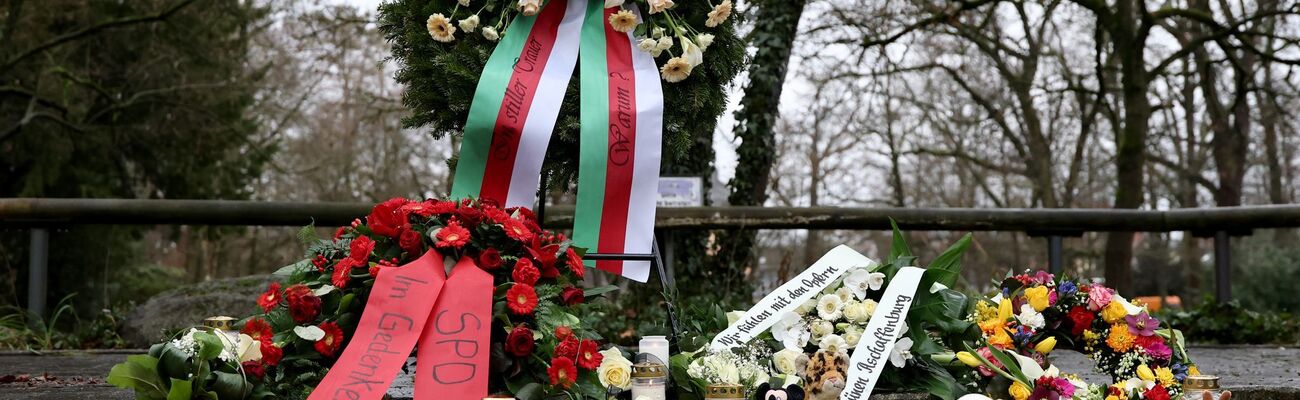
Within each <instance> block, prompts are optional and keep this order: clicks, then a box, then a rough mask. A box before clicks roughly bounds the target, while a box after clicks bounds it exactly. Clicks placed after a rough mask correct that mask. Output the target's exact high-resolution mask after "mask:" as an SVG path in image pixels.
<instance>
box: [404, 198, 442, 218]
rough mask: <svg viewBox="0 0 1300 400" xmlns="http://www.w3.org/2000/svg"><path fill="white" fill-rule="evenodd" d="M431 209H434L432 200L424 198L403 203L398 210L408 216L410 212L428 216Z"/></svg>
mask: <svg viewBox="0 0 1300 400" xmlns="http://www.w3.org/2000/svg"><path fill="white" fill-rule="evenodd" d="M433 211H434V210H433V200H425V201H412V202H410V203H406V204H403V205H402V208H401V209H399V211H398V212H400V213H402V214H406V215H408V216H409V215H411V214H415V215H419V216H422V217H428V216H430V215H433Z"/></svg>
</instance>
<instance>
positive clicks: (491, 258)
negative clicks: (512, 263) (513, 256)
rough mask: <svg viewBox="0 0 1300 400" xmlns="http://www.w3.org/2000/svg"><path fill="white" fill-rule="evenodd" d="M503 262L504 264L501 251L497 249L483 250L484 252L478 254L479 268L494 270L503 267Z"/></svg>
mask: <svg viewBox="0 0 1300 400" xmlns="http://www.w3.org/2000/svg"><path fill="white" fill-rule="evenodd" d="M501 264H504V262H503V261H501V252H499V251H497V249H487V250H483V252H482V253H479V255H478V267H479V268H483V269H485V270H488V271H494V270H496V269H497V268H501Z"/></svg>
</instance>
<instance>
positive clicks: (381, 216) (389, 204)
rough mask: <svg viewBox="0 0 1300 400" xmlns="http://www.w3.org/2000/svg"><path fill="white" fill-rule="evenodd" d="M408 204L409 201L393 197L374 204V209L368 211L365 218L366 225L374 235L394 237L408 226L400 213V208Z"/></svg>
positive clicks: (403, 214)
mask: <svg viewBox="0 0 1300 400" xmlns="http://www.w3.org/2000/svg"><path fill="white" fill-rule="evenodd" d="M409 202H410V200H407V199H403V198H401V197H394V198H392V199H389V200H388V201H385V202H383V203H379V204H376V205H375V208H372V209H370V215H368V216H366V225H367V226H369V227H370V231H371V232H374V233H375V234H376V235H379V236H383V237H396V236H397V234H399V233H401V232H402V228H403V227H405V226H406V225H407V224H409V222H407V221H406V214H405V213H402V212H401V209H402V206H404V205H406V203H409Z"/></svg>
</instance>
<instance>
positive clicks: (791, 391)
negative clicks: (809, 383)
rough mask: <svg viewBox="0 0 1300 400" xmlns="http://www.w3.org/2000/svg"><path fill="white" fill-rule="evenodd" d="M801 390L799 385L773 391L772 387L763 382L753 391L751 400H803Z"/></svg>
mask: <svg viewBox="0 0 1300 400" xmlns="http://www.w3.org/2000/svg"><path fill="white" fill-rule="evenodd" d="M803 394H804V393H803V388H801V387H799V385H790V386H786V387H785V388H784V389H781V388H776V389H773V388H772V385H769V384H768V383H767V382H763V384H762V385H758V389H757V390H754V399H753V400H803Z"/></svg>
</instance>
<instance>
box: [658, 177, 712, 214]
mask: <svg viewBox="0 0 1300 400" xmlns="http://www.w3.org/2000/svg"><path fill="white" fill-rule="evenodd" d="M655 204H656V205H658V206H659V207H701V206H703V205H704V179H703V178H700V177H698V176H661V177H659V201H657V202H655Z"/></svg>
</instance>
